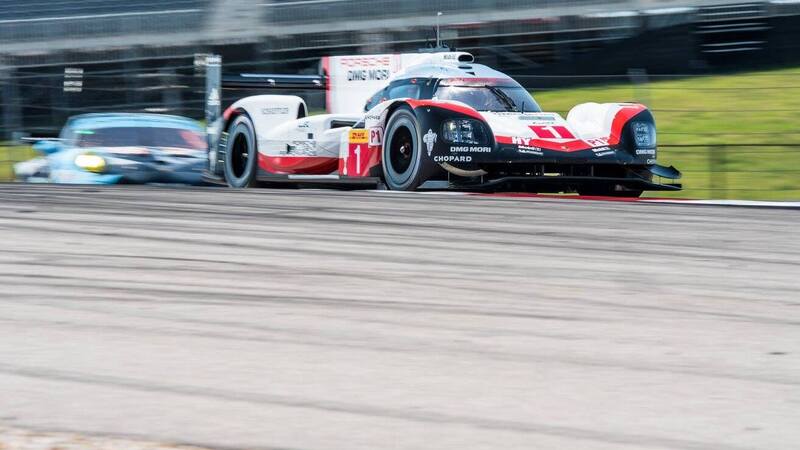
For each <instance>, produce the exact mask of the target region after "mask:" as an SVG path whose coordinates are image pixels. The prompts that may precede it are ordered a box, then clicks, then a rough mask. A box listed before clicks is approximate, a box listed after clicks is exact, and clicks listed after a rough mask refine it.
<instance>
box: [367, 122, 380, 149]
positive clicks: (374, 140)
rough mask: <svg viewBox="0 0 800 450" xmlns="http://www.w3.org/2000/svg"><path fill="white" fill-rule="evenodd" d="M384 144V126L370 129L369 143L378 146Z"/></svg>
mask: <svg viewBox="0 0 800 450" xmlns="http://www.w3.org/2000/svg"><path fill="white" fill-rule="evenodd" d="M382 144H383V128H380V127H376V128H370V130H369V145H370V147H377V146H379V145H382Z"/></svg>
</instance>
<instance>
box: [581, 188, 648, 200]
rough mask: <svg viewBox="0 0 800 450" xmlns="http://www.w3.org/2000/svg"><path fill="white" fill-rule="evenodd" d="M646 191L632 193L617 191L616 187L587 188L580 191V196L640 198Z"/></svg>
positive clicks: (631, 191) (633, 191)
mask: <svg viewBox="0 0 800 450" xmlns="http://www.w3.org/2000/svg"><path fill="white" fill-rule="evenodd" d="M643 193H644V191H642V190H630V191H617V190H615V189H614V186H603V187H587V188H581V189H578V195H581V196H584V197H619V198H639V197H641V196H642V194H643Z"/></svg>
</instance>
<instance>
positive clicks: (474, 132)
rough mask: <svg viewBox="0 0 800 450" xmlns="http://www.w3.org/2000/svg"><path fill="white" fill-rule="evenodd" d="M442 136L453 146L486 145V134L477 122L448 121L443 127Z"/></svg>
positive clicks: (464, 120)
mask: <svg viewBox="0 0 800 450" xmlns="http://www.w3.org/2000/svg"><path fill="white" fill-rule="evenodd" d="M442 136H443V137H444V140H445V141H447V142H449V143H451V144H472V145H486V143H487V142H488V140H487V139H486V133H484V131H483V125H481V123H480V122H478V121H477V120H470V119H457V120H447V121H445V122H444V124H443V125H442Z"/></svg>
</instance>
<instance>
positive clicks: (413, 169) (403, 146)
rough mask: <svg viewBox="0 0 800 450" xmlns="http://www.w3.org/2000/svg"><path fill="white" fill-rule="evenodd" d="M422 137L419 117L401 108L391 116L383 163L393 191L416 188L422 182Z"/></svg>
mask: <svg viewBox="0 0 800 450" xmlns="http://www.w3.org/2000/svg"><path fill="white" fill-rule="evenodd" d="M421 143H422V138H420V135H419V124H418V123H417V117H416V116H415V115H414V113H413V112H411V110H410V109H409V108H407V107H400V108H399V109H397V111H395V112H394V113H393V114H392V116H391V117H390V118H389V121H388V123H387V125H386V134H385V138H384V141H383V153H382V155H381V164H382V165H383V179H384V181H385V182H386V187H388V188H389V189H391V190H393V191H413V190H415V189H416V188H418V187H419V186H420V184H422V179H421V178H422V177H421V172H422V171H421V167H422V149H421V147H420V144H421Z"/></svg>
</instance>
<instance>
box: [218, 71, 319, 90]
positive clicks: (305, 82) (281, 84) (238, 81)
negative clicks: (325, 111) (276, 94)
mask: <svg viewBox="0 0 800 450" xmlns="http://www.w3.org/2000/svg"><path fill="white" fill-rule="evenodd" d="M326 81H327V80H326V78H325V77H323V76H320V75H273V74H255V73H243V74H239V75H223V77H222V88H223V89H320V90H322V89H325V84H326Z"/></svg>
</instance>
